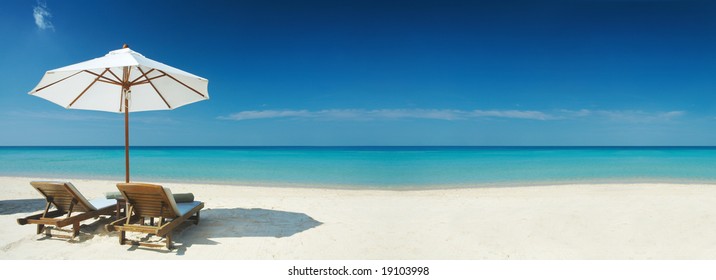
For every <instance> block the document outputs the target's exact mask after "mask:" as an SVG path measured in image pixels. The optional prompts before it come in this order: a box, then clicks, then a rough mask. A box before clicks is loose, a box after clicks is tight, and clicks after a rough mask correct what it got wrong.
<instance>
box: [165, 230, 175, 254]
mask: <svg viewBox="0 0 716 280" xmlns="http://www.w3.org/2000/svg"><path fill="white" fill-rule="evenodd" d="M165 238H166V241H167V249H169V250H171V249H174V246H172V234H171V233H167V236H166V237H165Z"/></svg>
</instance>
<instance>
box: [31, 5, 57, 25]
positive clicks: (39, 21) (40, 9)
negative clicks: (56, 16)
mask: <svg viewBox="0 0 716 280" xmlns="http://www.w3.org/2000/svg"><path fill="white" fill-rule="evenodd" d="M32 16H33V17H34V18H35V25H37V28H39V29H40V30H46V29H50V30H55V26H54V25H52V22H51V21H50V18H51V17H52V14H51V13H50V11H49V10H48V9H47V2H43V1H39V0H38V1H37V6H35V8H33V9H32Z"/></svg>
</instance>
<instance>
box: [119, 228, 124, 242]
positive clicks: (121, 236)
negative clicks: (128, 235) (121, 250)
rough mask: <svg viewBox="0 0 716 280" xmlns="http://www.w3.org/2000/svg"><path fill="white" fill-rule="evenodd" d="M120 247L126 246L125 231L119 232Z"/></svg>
mask: <svg viewBox="0 0 716 280" xmlns="http://www.w3.org/2000/svg"><path fill="white" fill-rule="evenodd" d="M119 245H124V231H123V230H120V231H119Z"/></svg>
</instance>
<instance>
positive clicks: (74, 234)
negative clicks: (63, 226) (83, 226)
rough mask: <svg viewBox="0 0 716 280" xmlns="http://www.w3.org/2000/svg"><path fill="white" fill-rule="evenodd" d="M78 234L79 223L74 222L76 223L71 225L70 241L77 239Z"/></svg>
mask: <svg viewBox="0 0 716 280" xmlns="http://www.w3.org/2000/svg"><path fill="white" fill-rule="evenodd" d="M79 234H80V222H76V223H74V224H72V237H71V238H70V239H72V238H75V237H77V235H79Z"/></svg>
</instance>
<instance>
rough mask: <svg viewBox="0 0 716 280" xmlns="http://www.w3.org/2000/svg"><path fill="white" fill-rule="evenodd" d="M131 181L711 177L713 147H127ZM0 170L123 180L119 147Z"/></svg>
mask: <svg viewBox="0 0 716 280" xmlns="http://www.w3.org/2000/svg"><path fill="white" fill-rule="evenodd" d="M131 159H132V161H131V171H132V181H135V182H164V181H170V182H199V183H222V184H251V185H262V186H263V185H266V186H301V187H328V188H440V187H480V186H504V185H523V184H528V185H540V184H552V183H580V182H581V183H608V182H682V183H702V182H710V183H716V147H132V149H131ZM0 176H23V177H37V178H47V177H52V178H66V179H70V180H71V179H73V178H78V179H79V178H97V179H108V180H116V181H118V182H121V181H123V180H124V147H0Z"/></svg>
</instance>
